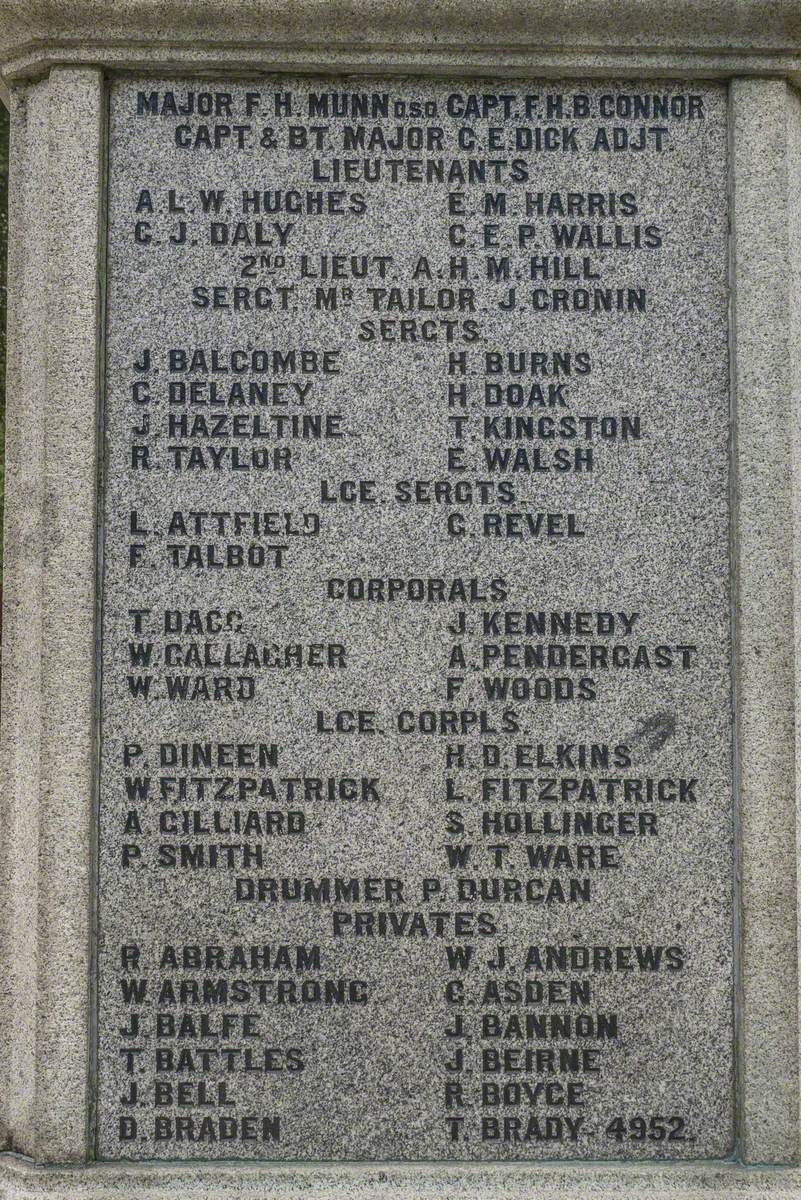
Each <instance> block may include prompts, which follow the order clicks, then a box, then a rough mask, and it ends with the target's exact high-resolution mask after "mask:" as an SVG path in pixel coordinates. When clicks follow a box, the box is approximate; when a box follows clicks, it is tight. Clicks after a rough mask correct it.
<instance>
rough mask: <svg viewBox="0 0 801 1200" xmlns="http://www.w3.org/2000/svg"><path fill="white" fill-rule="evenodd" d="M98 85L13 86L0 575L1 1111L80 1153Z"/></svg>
mask: <svg viewBox="0 0 801 1200" xmlns="http://www.w3.org/2000/svg"><path fill="white" fill-rule="evenodd" d="M102 114H103V86H102V76H101V73H100V72H99V71H96V70H87V69H85V68H75V67H66V68H60V67H56V68H53V69H52V70H51V71H50V73H49V76H48V78H47V79H46V80H43V81H42V82H40V83H34V84H30V85H23V86H19V87H15V88H14V91H13V108H12V121H13V125H12V171H11V180H10V196H11V204H10V206H11V230H12V234H11V239H10V241H11V244H10V261H9V297H8V310H9V320H10V328H9V335H10V336H9V344H10V353H9V375H8V425H7V436H6V528H5V568H4V580H3V583H4V630H3V647H4V670H3V754H2V763H3V784H2V790H3V795H4V799H5V804H6V811H5V814H4V837H3V839H2V853H3V864H2V869H1V870H0V878H2V879H3V881H4V887H3V898H4V901H5V905H4V936H3V937H2V939H0V946H2V950H3V970H2V976H3V981H4V986H5V988H7V1004H8V1008H7V1009H6V1013H7V1015H6V1016H5V1017H4V1020H3V1021H2V1033H0V1037H2V1038H3V1043H4V1050H5V1053H4V1054H3V1055H2V1058H3V1062H4V1064H6V1065H7V1072H8V1073H7V1075H6V1076H5V1078H4V1086H3V1089H2V1093H3V1114H4V1123H5V1124H6V1128H7V1137H8V1140H9V1142H10V1144H11V1146H12V1147H14V1148H15V1149H18V1150H20V1151H21V1152H23V1153H25V1154H29V1155H31V1156H32V1157H33V1158H35V1159H36V1160H37V1161H40V1162H48V1161H55V1162H68V1161H75V1162H77V1161H82V1160H84V1159H85V1158H86V1156H87V1153H88V1151H89V1095H90V1078H89V1065H90V1027H91V1021H92V1017H91V1005H90V997H91V993H92V982H91V928H92V904H93V901H92V890H91V879H92V859H93V849H92V847H93V835H92V829H93V825H94V817H93V812H94V803H95V799H94V796H95V787H94V763H95V754H96V745H95V717H94V695H95V654H96V646H95V605H96V585H97V569H96V564H97V555H98V547H97V537H96V528H97V521H96V503H95V497H96V492H97V470H98V456H97V429H98V397H99V364H100V336H99V335H100V325H101V302H100V297H101V287H102V279H101V274H100V269H99V268H100V263H101V249H100V240H99V239H100V231H101V229H102V221H101V198H102V197H101V189H102V179H103V164H102V144H103V136H102V121H103V116H102Z"/></svg>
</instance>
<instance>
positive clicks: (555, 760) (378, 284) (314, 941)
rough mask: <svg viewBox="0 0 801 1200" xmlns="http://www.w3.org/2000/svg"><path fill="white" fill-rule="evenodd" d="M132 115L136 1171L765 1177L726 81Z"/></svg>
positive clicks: (128, 471)
mask: <svg viewBox="0 0 801 1200" xmlns="http://www.w3.org/2000/svg"><path fill="white" fill-rule="evenodd" d="M110 104H111V117H110V139H109V166H108V196H109V201H108V203H109V216H108V234H107V236H108V257H107V283H106V365H105V401H104V415H103V431H104V474H103V486H104V499H103V505H104V507H103V520H102V550H103V589H102V697H101V718H102V745H101V787H100V811H99V875H98V887H99V902H98V971H99V983H98V1019H97V1071H98V1146H97V1152H98V1155H99V1157H101V1158H107V1159H120V1158H132V1159H148V1158H162V1159H204V1158H209V1159H212V1158H215V1159H216V1158H226V1159H236V1158H243V1159H283V1160H293V1159H295V1160H297V1159H305V1160H324V1159H338V1160H348V1159H350V1160H354V1159H368V1160H369V1159H375V1160H391V1159H407V1160H415V1159H417V1160H458V1159H483V1160H495V1159H504V1160H513V1159H556V1158H561V1159H565V1158H575V1159H593V1160H597V1159H610V1158H616V1159H648V1158H664V1159H681V1158H695V1159H697V1158H722V1157H726V1156H727V1155H728V1154H729V1153H730V1152H731V1147H732V1141H733V1115H732V1084H733V1070H732V1045H733V1016H732V959H733V950H732V947H733V932H732V899H733V888H734V866H733V863H734V853H733V828H732V823H733V819H732V780H731V761H730V760H731V741H732V716H731V695H730V693H731V669H730V616H729V606H730V601H729V435H730V421H729V382H728V350H727V225H728V212H727V194H726V156H727V149H726V92H725V89H724V87H723V86H719V85H716V84H703V85H699V84H697V83H696V82H692V83H689V82H688V83H683V82H675V81H657V82H654V81H648V82H642V83H637V84H634V83H631V82H627V83H625V84H620V83H618V82H614V81H604V82H598V81H592V82H589V81H587V82H586V83H580V82H579V83H577V82H576V81H570V82H569V83H565V84H560V83H559V82H558V81H554V80H547V81H536V80H534V81H526V82H520V81H515V82H510V81H496V82H486V81H485V82H481V83H475V82H470V83H468V82H465V81H459V80H455V81H451V82H439V81H436V82H434V81H422V80H415V79H400V78H392V79H390V78H387V79H359V80H354V79H347V80H342V79H339V80H337V79H327V78H315V79H289V78H285V77H273V78H264V79H251V80H226V79H224V78H220V79H216V80H214V79H208V78H197V79H186V78H175V79H145V78H141V79H137V78H133V79H124V80H122V79H121V80H119V81H117V82H115V83H113V85H112V86H111V96H110Z"/></svg>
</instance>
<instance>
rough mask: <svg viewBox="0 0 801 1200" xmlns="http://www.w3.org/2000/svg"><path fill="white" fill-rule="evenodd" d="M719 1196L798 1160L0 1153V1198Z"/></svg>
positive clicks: (780, 1191)
mask: <svg viewBox="0 0 801 1200" xmlns="http://www.w3.org/2000/svg"><path fill="white" fill-rule="evenodd" d="M621 1195H625V1196H626V1200H729V1198H730V1197H736V1196H748V1197H751V1198H753V1200H760V1198H761V1197H771V1200H773V1198H776V1200H799V1198H801V1169H788V1168H781V1167H743V1166H740V1165H739V1164H737V1163H731V1164H729V1163H714V1164H704V1163H688V1164H681V1165H680V1164H678V1163H665V1164H659V1165H653V1166H651V1165H649V1166H641V1165H637V1164H634V1163H631V1164H623V1163H613V1164H608V1163H605V1164H597V1165H596V1164H582V1165H569V1166H559V1165H554V1164H549V1165H538V1166H528V1165H525V1166H524V1165H520V1164H501V1163H499V1164H497V1165H494V1164H493V1165H480V1166H472V1165H466V1164H452V1165H451V1164H435V1163H415V1164H402V1163H386V1164H376V1163H369V1164H367V1163H366V1164H364V1165H361V1164H355V1163H348V1164H336V1163H315V1164H312V1165H308V1166H307V1165H303V1164H298V1165H290V1166H287V1165H285V1164H276V1165H274V1166H272V1165H266V1164H260V1165H258V1166H255V1165H253V1166H251V1165H249V1164H245V1163H236V1164H232V1163H198V1164H192V1163H184V1164H180V1165H175V1166H164V1165H161V1164H154V1165H153V1166H142V1165H141V1164H140V1165H137V1166H121V1165H119V1164H116V1163H113V1164H112V1163H109V1164H103V1163H98V1164H96V1165H94V1166H88V1167H35V1166H33V1165H32V1164H31V1163H29V1162H28V1161H27V1160H25V1159H23V1158H19V1157H17V1156H16V1155H11V1154H8V1155H2V1156H0V1200H38V1198H40V1197H41V1198H42V1200H44V1198H45V1197H47V1198H48V1200H116V1198H117V1197H119V1198H120V1200H272V1198H273V1197H280V1200H340V1198H341V1200H589V1198H590V1197H595V1196H598V1197H607V1198H608V1200H619V1197H620V1196H621Z"/></svg>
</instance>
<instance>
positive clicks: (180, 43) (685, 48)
mask: <svg viewBox="0 0 801 1200" xmlns="http://www.w3.org/2000/svg"><path fill="white" fill-rule="evenodd" d="M100 7H101V9H102V11H101V12H98V6H97V5H95V4H93V3H92V2H91V0H65V2H63V3H59V2H58V0H41V2H40V3H37V4H35V5H33V4H31V3H30V0H0V62H2V63H3V75H4V78H5V82H6V84H7V85H8V88H9V100H10V107H11V119H12V162H11V174H10V189H9V191H10V224H11V236H10V256H9V314H10V315H9V361H8V433H7V443H6V446H7V449H6V454H7V510H6V531H5V538H6V542H5V544H6V564H5V594H4V604H5V611H4V645H3V681H2V683H3V697H2V698H3V707H2V711H3V724H2V743H0V744H1V747H2V772H3V775H2V786H1V787H0V806H2V813H1V816H0V830H2V837H1V838H0V930H2V933H0V1013H2V1017H0V1147H2V1146H7V1147H8V1148H9V1150H10V1151H12V1152H13V1153H9V1154H8V1155H3V1156H2V1157H0V1195H7V1196H8V1197H9V1200H10V1198H11V1197H20V1198H21V1197H22V1196H23V1195H25V1196H28V1195H30V1194H33V1193H36V1194H44V1193H47V1192H52V1193H53V1194H54V1195H58V1196H59V1197H61V1196H64V1197H66V1196H70V1197H72V1196H75V1197H78V1195H81V1196H83V1195H86V1196H95V1195H96V1196H97V1197H98V1198H99V1197H100V1196H105V1195H107V1194H109V1193H111V1192H114V1193H116V1194H120V1195H122V1194H125V1195H127V1194H131V1195H134V1194H140V1193H141V1194H142V1195H144V1194H145V1193H147V1195H148V1196H150V1195H153V1196H156V1195H158V1196H159V1197H160V1196H162V1195H164V1196H167V1195H170V1196H172V1195H174V1196H176V1197H177V1196H179V1195H185V1194H186V1193H188V1192H191V1193H192V1194H193V1195H194V1194H198V1195H204V1196H205V1195H212V1194H213V1195H215V1196H216V1195H217V1194H219V1195H220V1197H222V1196H224V1195H225V1196H228V1195H230V1194H231V1192H232V1191H236V1192H238V1193H242V1194H252V1195H253V1196H254V1197H255V1196H257V1195H258V1196H267V1195H270V1196H272V1195H275V1196H279V1195H280V1196H286V1197H290V1196H293V1195H295V1193H297V1194H298V1195H300V1194H301V1193H303V1194H304V1195H306V1196H313V1197H317V1196H319V1197H321V1198H322V1197H324V1196H325V1197H328V1196H331V1195H332V1194H335V1193H336V1194H340V1195H359V1196H365V1197H366V1196H374V1195H375V1196H378V1195H391V1196H400V1195H402V1196H408V1197H409V1198H410V1200H411V1197H415V1198H420V1200H422V1198H423V1197H428V1196H429V1195H432V1196H433V1195H434V1194H437V1195H442V1194H445V1195H459V1196H460V1197H462V1196H464V1197H467V1196H476V1197H478V1196H487V1195H495V1194H498V1195H500V1194H503V1195H504V1196H508V1197H510V1200H511V1198H512V1197H517V1196H518V1195H519V1196H521V1197H522V1196H523V1195H527V1196H529V1197H531V1196H532V1195H534V1194H536V1195H537V1196H538V1197H539V1196H542V1197H546V1196H576V1195H582V1196H584V1195H590V1194H592V1195H608V1196H612V1195H615V1196H619V1195H620V1194H621V1193H622V1194H626V1195H628V1194H631V1195H632V1196H635V1195H636V1196H649V1197H650V1196H653V1197H656V1196H662V1195H665V1196H668V1195H670V1196H685V1197H687V1198H688V1200H689V1197H691V1196H694V1195H696V1194H701V1193H703V1194H704V1195H710V1196H712V1195H714V1196H718V1195H719V1196H721V1197H723V1196H729V1195H733V1194H740V1193H742V1194H744V1195H745V1194H748V1195H768V1194H770V1195H787V1196H790V1195H792V1196H801V1171H795V1170H790V1169H787V1168H788V1167H789V1166H790V1165H791V1164H795V1163H797V1162H798V1161H799V1158H800V1157H801V1125H800V1120H801V1118H800V1116H799V1110H800V1099H799V1097H800V1087H799V1065H800V1058H799V977H798V938H799V913H798V907H799V906H798V878H797V861H798V854H799V852H801V846H799V820H798V811H799V810H798V798H799V794H800V793H799V789H798V787H797V783H796V761H797V759H798V756H799V754H801V721H798V720H797V718H796V696H797V695H798V694H799V691H801V607H799V601H800V600H801V578H799V577H798V573H799V571H801V252H799V249H798V247H799V245H801V98H800V97H799V96H798V95H797V94H796V92H795V90H794V86H793V85H795V86H801V3H799V0H780V3H778V4H771V3H769V2H768V0H707V3H705V4H692V5H688V4H685V3H682V0H666V2H665V3H663V4H662V5H657V4H656V3H654V0H625V2H624V3H620V2H617V3H616V2H615V0H598V2H597V3H595V4H594V5H586V6H578V5H577V6H575V8H574V6H573V5H572V4H571V3H570V0H561V2H560V0H490V2H488V3H486V4H484V5H483V6H482V5H481V4H480V3H479V0H468V2H467V3H466V4H462V5H458V4H456V3H455V0H444V2H443V3H442V4H440V5H438V6H437V8H436V10H435V11H431V12H429V11H427V10H426V8H425V7H424V6H422V5H418V4H415V2H414V0H372V3H364V4H359V3H356V0H331V2H330V3H326V0H299V3H298V4H296V5H295V6H294V7H292V8H291V10H288V9H285V8H283V7H282V6H281V5H280V4H279V3H278V2H277V0H241V3H238V4H237V9H236V22H237V24H236V27H235V28H233V29H232V28H231V26H232V19H231V14H230V10H228V11H227V6H226V5H225V3H224V2H220V3H217V4H216V5H215V4H214V3H213V2H212V0H167V2H166V3H162V4H156V3H154V2H153V0H127V2H125V0H109V2H107V3H105V4H104V5H102V6H100ZM321 28H330V29H331V38H330V40H328V41H327V42H326V43H325V44H321V43H320V42H319V41H314V40H312V38H311V36H310V33H309V31H313V30H315V29H321ZM164 30H180V33H174V34H173V35H172V36H171V37H168V36H167V35H166V34H165V33H164V32H163V31H164ZM532 30H533V31H534V32H532ZM166 70H170V71H171V72H177V73H180V74H184V75H192V74H198V73H202V74H206V75H208V74H210V73H212V72H214V73H219V74H223V73H231V74H254V73H257V72H258V73H259V74H263V73H271V74H275V73H280V72H282V71H284V72H293V73H307V74H310V73H322V74H334V73H337V74H342V73H348V72H353V71H356V70H358V71H359V72H360V73H371V72H372V73H376V74H381V73H382V74H415V75H439V76H444V75H459V76H462V77H465V76H466V77H470V76H473V77H475V76H482V75H483V76H490V75H494V76H507V77H511V76H516V77H525V76H527V75H528V76H537V77H541V76H552V77H555V76H560V77H563V78H565V77H570V76H574V77H576V76H585V77H586V76H594V77H603V76H607V77H628V78H638V79H642V78H667V77H680V78H686V79H691V78H701V79H710V78H713V79H725V80H727V81H729V140H730V164H729V189H730V205H731V208H730V212H731V222H732V231H731V265H730V281H731V317H730V336H731V380H732V389H731V394H732V406H733V434H732V456H733V457H732V462H733V476H734V487H733V495H732V504H733V527H734V533H733V544H732V560H733V564H734V580H733V598H734V605H733V607H734V613H733V618H734V634H735V658H734V662H735V671H734V674H735V682H734V690H735V703H736V709H735V711H736V749H735V774H736V779H737V796H738V811H737V822H738V843H739V863H738V868H739V962H738V988H737V1011H736V1027H737V1070H738V1082H737V1120H738V1138H737V1142H738V1161H737V1162H734V1161H733V1162H731V1163H703V1164H692V1163H690V1164H672V1163H654V1164H653V1165H643V1164H641V1163H631V1164H609V1163H606V1164H603V1165H600V1164H599V1165H597V1166H596V1165H592V1164H568V1163H565V1164H561V1165H556V1164H547V1163H546V1164H531V1165H523V1164H520V1163H515V1164H458V1163H457V1164H446V1163H440V1164H427V1165H425V1164H391V1163H386V1164H383V1163H381V1164H377V1163H372V1164H369V1163H368V1164H364V1165H361V1166H357V1165H347V1164H342V1165H335V1164H319V1165H317V1164H309V1165H298V1166H292V1165H289V1164H286V1163H276V1164H262V1165H253V1164H241V1165H239V1164H237V1165H235V1166H232V1165H230V1164H227V1165H226V1164H224V1163H220V1164H212V1163H208V1164H203V1163H198V1162H193V1163H186V1164H183V1165H180V1166H175V1167H165V1166H164V1165H163V1164H153V1165H152V1166H150V1165H144V1166H143V1165H141V1164H140V1165H138V1166H130V1167H129V1166H125V1165H121V1164H119V1163H113V1164H112V1163H109V1164H101V1163H98V1164H94V1165H87V1166H85V1167H83V1168H81V1167H80V1164H86V1163H89V1162H90V1160H91V1156H92V1151H91V1145H92V1139H91V1128H92V1107H93V1096H92V1088H91V1070H92V1036H91V1029H92V1021H93V992H92V965H93V964H92V940H93V939H92V930H93V921H94V913H93V900H92V887H93V878H94V858H95V846H94V832H93V830H94V804H95V777H96V765H97V764H96V732H95V724H96V721H95V695H96V677H97V665H96V656H97V644H96V643H97V619H96V618H97V611H96V609H97V602H96V593H97V578H98V536H97V535H98V528H97V523H98V514H97V490H98V470H99V460H100V456H99V455H98V445H99V437H100V424H99V410H100V402H101V394H102V393H101V379H102V353H103V348H102V324H103V254H104V250H103V247H104V163H105V139H106V107H107V106H106V90H105V78H106V76H107V75H110V74H115V73H118V72H134V71H136V72H138V73H142V74H158V73H162V72H164V71H166ZM76 114H79V115H80V121H79V120H76ZM34 1163H35V1164H37V1165H36V1166H34V1165H33V1164H34ZM45 1164H72V1165H71V1167H70V1168H69V1169H58V1168H57V1167H55V1166H45ZM741 1164H749V1165H747V1166H746V1165H741ZM756 1164H771V1167H772V1168H775V1167H779V1166H780V1165H782V1166H784V1167H785V1169H782V1170H777V1169H759V1168H758V1167H757V1166H756Z"/></svg>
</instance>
